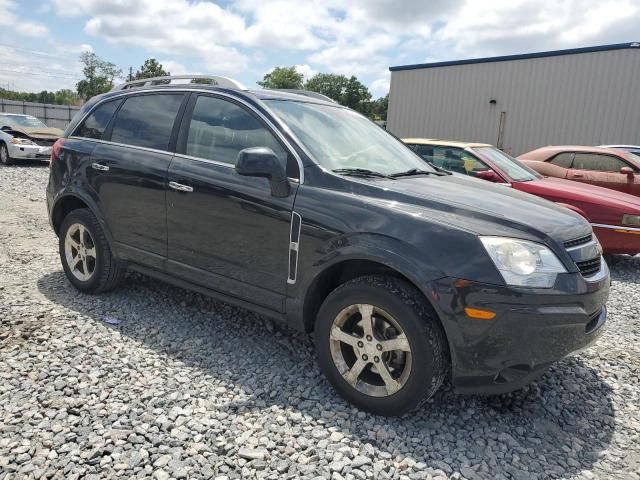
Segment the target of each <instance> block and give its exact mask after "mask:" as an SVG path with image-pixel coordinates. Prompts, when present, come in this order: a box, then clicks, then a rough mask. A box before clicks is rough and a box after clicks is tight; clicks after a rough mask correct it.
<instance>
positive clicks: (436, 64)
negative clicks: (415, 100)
mask: <svg viewBox="0 0 640 480" xmlns="http://www.w3.org/2000/svg"><path fill="white" fill-rule="evenodd" d="M627 48H640V42H631V43H614V44H611V45H597V46H595V47H582V48H569V49H565V50H550V51H546V52H534V53H523V54H520V55H503V56H500V57H484V58H471V59H467V60H453V61H447V62H434V63H416V64H414V65H399V66H396V67H389V70H390V71H392V72H396V71H399V70H417V69H421V68H435V67H451V66H454V65H469V64H474V63H491V62H508V61H511V60H526V59H528V58H543V57H557V56H561V55H575V54H578V53H592V52H606V51H609V50H624V49H627Z"/></svg>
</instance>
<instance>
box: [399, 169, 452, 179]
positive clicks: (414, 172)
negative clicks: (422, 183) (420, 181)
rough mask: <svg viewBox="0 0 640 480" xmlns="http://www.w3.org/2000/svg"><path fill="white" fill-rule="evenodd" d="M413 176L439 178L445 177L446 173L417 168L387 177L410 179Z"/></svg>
mask: <svg viewBox="0 0 640 480" xmlns="http://www.w3.org/2000/svg"><path fill="white" fill-rule="evenodd" d="M415 175H436V176H438V177H441V176H443V175H446V173H442V172H432V171H430V170H420V169H419V168H412V169H411V170H407V171H406V172H398V173H392V174H391V175H389V176H390V177H391V178H398V177H412V176H415Z"/></svg>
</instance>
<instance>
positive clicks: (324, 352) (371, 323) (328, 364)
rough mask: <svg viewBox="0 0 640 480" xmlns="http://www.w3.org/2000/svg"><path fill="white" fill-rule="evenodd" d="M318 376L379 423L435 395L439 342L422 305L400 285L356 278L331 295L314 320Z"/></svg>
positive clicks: (440, 371) (442, 352)
mask: <svg viewBox="0 0 640 480" xmlns="http://www.w3.org/2000/svg"><path fill="white" fill-rule="evenodd" d="M315 342H316V350H317V354H318V361H319V364H320V368H321V369H322V370H323V372H324V373H325V375H326V376H327V378H328V379H329V381H330V382H331V384H332V385H333V386H334V387H335V389H336V390H337V391H338V392H339V393H340V394H341V395H342V396H343V397H345V398H346V399H347V400H348V401H350V402H351V403H353V404H354V405H356V406H357V407H358V408H361V409H363V410H367V411H369V412H372V413H375V414H379V415H387V416H392V415H402V414H404V413H407V412H409V411H411V410H414V409H416V408H417V407H419V406H420V405H421V404H422V403H424V402H425V401H426V400H428V399H429V398H430V397H431V396H432V395H433V394H434V393H435V392H436V390H437V389H438V388H439V387H440V385H441V384H442V382H443V380H444V378H445V376H446V374H447V372H448V365H449V356H448V349H447V345H446V338H445V335H444V332H443V330H442V327H441V325H440V323H439V321H438V319H437V318H436V316H435V312H433V310H432V308H431V307H430V305H427V304H426V300H425V299H424V298H423V297H422V295H421V294H420V293H419V292H418V291H417V290H416V289H415V288H414V287H413V286H411V285H410V284H408V283H407V282H405V281H403V280H400V279H397V278H394V277H383V276H367V277H359V278H356V279H354V280H351V281H349V282H347V283H345V284H343V285H341V286H340V287H338V288H337V289H335V290H334V291H333V292H332V293H330V294H329V296H328V297H327V298H326V300H325V301H324V303H323V304H322V307H321V308H320V311H319V313H318V317H317V323H316V330H315Z"/></svg>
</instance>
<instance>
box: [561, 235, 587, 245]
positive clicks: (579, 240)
mask: <svg viewBox="0 0 640 480" xmlns="http://www.w3.org/2000/svg"><path fill="white" fill-rule="evenodd" d="M592 238H593V235H592V234H589V235H585V236H584V237H580V238H574V239H573V240H567V241H566V242H564V248H572V247H577V246H578V245H584V244H585V243H589V242H590V241H591V239H592Z"/></svg>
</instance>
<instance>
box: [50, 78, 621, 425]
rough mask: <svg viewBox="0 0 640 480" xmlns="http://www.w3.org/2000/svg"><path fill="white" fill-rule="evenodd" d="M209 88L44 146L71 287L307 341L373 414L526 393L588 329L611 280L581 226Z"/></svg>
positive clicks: (406, 152) (347, 114)
mask: <svg viewBox="0 0 640 480" xmlns="http://www.w3.org/2000/svg"><path fill="white" fill-rule="evenodd" d="M211 82H212V83H214V84H216V85H205V84H202V83H183V84H177V83H175V81H174V80H173V79H162V80H161V82H155V81H147V82H142V83H141V84H135V83H134V84H127V85H125V86H123V87H119V88H116V89H115V90H114V91H112V92H109V93H107V94H104V95H101V96H98V97H95V98H93V99H92V100H91V101H89V102H88V103H87V104H85V105H84V107H83V108H82V110H81V111H80V112H79V113H78V114H77V115H76V117H75V118H74V120H73V122H72V123H71V124H70V125H69V127H68V128H67V130H66V132H65V134H64V137H63V138H61V139H60V140H59V141H58V142H56V144H55V146H54V148H53V153H52V156H51V172H50V178H49V185H48V188H47V203H48V207H49V215H50V221H51V224H52V226H53V228H54V230H55V232H56V234H57V235H58V237H59V248H60V258H61V260H62V265H63V267H64V271H65V273H66V274H67V276H68V278H69V280H70V281H71V283H73V285H75V286H76V287H77V288H78V289H79V290H81V291H83V292H87V293H98V292H104V291H107V290H110V289H112V288H114V287H115V286H116V285H117V284H118V283H119V281H120V280H121V279H122V277H123V274H124V272H125V270H127V269H131V270H136V271H138V272H142V273H144V274H147V275H150V276H153V277H156V278H159V279H162V280H166V281H168V282H171V283H173V284H176V285H179V286H182V287H185V288H189V289H193V290H196V291H198V292H202V293H205V294H207V295H211V296H213V297H216V298H220V299H223V300H225V301H228V302H230V303H234V304H236V305H239V306H242V307H246V308H248V309H250V310H254V311H256V312H259V313H261V314H264V315H266V316H269V317H273V318H275V319H278V320H281V321H283V322H285V323H287V324H289V325H291V326H293V327H295V328H298V329H300V330H304V331H306V332H313V334H314V337H315V343H316V348H317V355H318V361H319V364H320V367H321V368H322V370H323V372H324V373H325V374H326V376H327V377H328V379H329V380H330V382H331V383H332V384H333V386H334V387H335V388H336V390H338V391H339V392H340V393H341V394H342V395H343V396H344V397H345V398H347V399H348V400H349V401H351V402H353V403H354V404H355V405H357V406H358V407H360V408H363V409H366V410H368V411H371V412H375V413H378V414H383V415H397V414H402V413H404V412H407V411H409V410H411V409H413V408H415V407H417V406H418V405H420V404H421V402H423V401H424V400H426V399H428V398H429V397H430V396H431V395H433V393H434V392H435V391H436V390H437V389H438V387H440V385H441V384H442V382H443V381H444V380H445V379H446V378H447V377H449V378H451V382H452V384H453V386H454V388H455V389H456V391H458V392H479V393H501V392H507V391H511V390H514V389H518V388H521V387H523V386H524V385H526V384H527V383H529V382H530V381H531V380H532V379H534V378H535V377H536V376H538V375H539V374H541V373H542V372H543V371H544V370H545V369H546V368H547V367H548V366H549V364H550V363H551V362H553V361H556V360H558V359H560V358H563V357H565V356H567V355H568V354H570V353H572V352H574V351H576V350H578V349H582V348H584V347H586V346H587V345H589V344H591V343H592V342H593V341H594V340H595V339H596V338H597V337H598V336H599V335H600V333H601V332H602V330H603V329H602V328H601V327H602V326H603V324H604V323H605V319H606V310H605V306H604V305H605V302H606V299H607V296H608V292H609V283H610V282H609V271H608V268H607V265H606V263H605V262H604V261H603V260H602V257H601V253H600V249H599V244H598V242H597V240H596V238H595V237H594V236H593V235H592V231H591V227H590V226H589V224H588V223H587V222H586V221H585V220H584V219H583V218H582V217H580V216H579V215H577V214H575V213H573V212H571V211H569V210H568V209H566V208H564V207H561V206H558V205H556V204H554V203H551V202H548V201H546V200H542V199H538V198H536V197H533V196H530V195H527V194H524V193H520V192H517V191H513V190H512V189H510V188H506V187H504V186H497V185H493V184H490V183H489V182H485V181H482V180H477V179H473V178H469V177H466V176H463V175H457V174H451V173H450V172H446V171H444V170H438V169H436V168H435V167H431V166H429V165H427V164H425V163H424V161H423V160H422V159H421V158H420V157H418V156H417V155H416V154H415V153H414V152H413V151H412V150H410V149H409V148H408V147H406V146H405V145H404V144H403V143H402V142H400V141H399V140H397V139H396V138H394V137H393V136H392V135H390V134H389V133H387V132H386V131H385V130H383V129H382V128H380V127H378V126H377V125H375V124H374V123H372V122H370V121H369V120H367V119H366V118H364V117H362V116H361V115H359V114H358V113H356V112H354V111H352V110H349V109H347V108H343V107H341V106H340V105H337V104H335V103H334V102H332V101H330V100H329V99H327V98H326V97H322V96H320V95H314V94H311V93H309V92H297V93H296V92H291V91H286V92H285V91H275V90H255V91H253V90H251V91H249V90H246V89H243V88H240V86H239V85H237V84H236V83H235V82H233V81H231V80H228V79H224V78H223V77H216V78H215V79H212V80H211ZM156 83H160V84H156ZM586 260H592V261H593V262H594V263H596V264H597V266H596V268H594V269H592V270H591V271H589V272H588V273H584V274H583V273H581V272H580V270H579V269H578V267H577V266H576V262H583V261H586ZM292 368H295V366H294V365H292Z"/></svg>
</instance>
